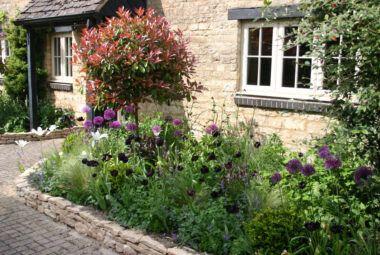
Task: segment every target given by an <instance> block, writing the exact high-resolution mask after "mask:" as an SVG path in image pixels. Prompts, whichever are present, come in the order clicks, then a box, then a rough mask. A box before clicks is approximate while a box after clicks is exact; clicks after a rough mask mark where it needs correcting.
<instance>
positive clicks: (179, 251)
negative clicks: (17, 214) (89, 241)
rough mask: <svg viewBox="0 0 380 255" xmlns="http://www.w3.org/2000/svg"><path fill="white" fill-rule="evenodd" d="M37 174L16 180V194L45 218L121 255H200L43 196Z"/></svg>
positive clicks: (22, 175)
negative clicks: (35, 183) (34, 182)
mask: <svg viewBox="0 0 380 255" xmlns="http://www.w3.org/2000/svg"><path fill="white" fill-rule="evenodd" d="M36 170H37V167H32V168H29V169H28V170H26V171H25V172H24V173H23V174H21V175H20V176H19V177H18V178H17V179H16V180H15V185H16V189H17V193H18V195H19V196H20V197H21V199H22V200H23V202H24V203H25V204H26V205H28V206H30V207H32V208H34V209H36V210H38V211H39V212H41V213H44V214H46V215H47V216H49V217H51V218H53V220H54V221H58V222H61V223H64V224H66V225H68V226H70V227H71V228H74V229H75V230H76V231H77V232H79V233H81V234H84V235H87V236H90V237H92V238H95V239H97V240H99V241H100V242H103V244H104V245H105V246H107V247H109V248H112V249H114V250H115V251H116V252H118V253H120V254H128V255H138V254H146V255H148V254H149V255H163V254H165V255H192V254H199V253H196V252H195V251H194V250H192V249H189V248H186V247H184V248H179V247H176V246H175V244H174V243H173V241H172V239H171V238H169V237H162V236H153V235H148V234H146V233H145V232H143V231H137V230H132V229H126V228H124V227H122V226H120V225H118V224H117V223H115V222H112V221H108V220H105V215H104V214H103V213H101V212H99V211H97V210H95V209H93V208H91V207H86V206H80V205H76V204H73V203H72V202H70V201H68V200H66V199H64V198H60V197H52V196H50V195H47V194H44V193H42V192H40V191H39V190H37V189H36V188H34V187H33V185H32V184H31V183H30V177H31V174H32V173H33V172H34V171H36ZM203 254H205V253H203Z"/></svg>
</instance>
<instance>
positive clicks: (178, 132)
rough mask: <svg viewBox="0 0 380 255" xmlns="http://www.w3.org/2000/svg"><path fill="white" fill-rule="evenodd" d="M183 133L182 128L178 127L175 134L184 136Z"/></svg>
mask: <svg viewBox="0 0 380 255" xmlns="http://www.w3.org/2000/svg"><path fill="white" fill-rule="evenodd" d="M182 135H183V132H182V130H178V129H176V130H174V136H182Z"/></svg>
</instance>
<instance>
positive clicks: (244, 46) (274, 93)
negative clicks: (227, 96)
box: [237, 21, 331, 101]
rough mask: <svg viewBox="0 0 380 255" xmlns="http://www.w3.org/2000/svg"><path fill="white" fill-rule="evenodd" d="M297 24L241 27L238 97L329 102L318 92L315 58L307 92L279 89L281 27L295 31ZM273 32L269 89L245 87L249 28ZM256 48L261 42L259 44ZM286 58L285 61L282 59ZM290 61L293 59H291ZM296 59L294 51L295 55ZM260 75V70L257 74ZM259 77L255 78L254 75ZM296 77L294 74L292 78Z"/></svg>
mask: <svg viewBox="0 0 380 255" xmlns="http://www.w3.org/2000/svg"><path fill="white" fill-rule="evenodd" d="M296 26H297V23H295V22H294V21H282V22H244V23H242V40H241V50H242V52H241V56H242V59H241V67H242V68H241V91H239V92H238V93H237V94H239V95H252V96H264V97H280V98H289V99H303V100H316V99H317V100H320V101H330V100H331V96H330V94H329V91H327V90H323V89H322V82H323V75H322V70H321V68H314V66H320V65H318V63H317V62H316V61H317V60H316V59H315V58H312V63H311V65H312V67H311V77H310V83H311V84H312V85H311V88H286V87H282V75H283V59H284V50H283V48H284V37H285V27H296ZM264 27H272V28H273V38H272V63H271V82H270V86H259V85H248V84H247V74H248V42H249V30H250V29H251V28H256V29H259V28H264ZM259 43H260V46H259V47H261V43H262V40H260V42H259ZM285 58H286V57H285ZM291 58H294V57H291ZM297 59H298V51H297ZM259 71H260V70H259ZM258 75H259V74H258ZM296 75H297V74H296ZM296 78H297V77H296Z"/></svg>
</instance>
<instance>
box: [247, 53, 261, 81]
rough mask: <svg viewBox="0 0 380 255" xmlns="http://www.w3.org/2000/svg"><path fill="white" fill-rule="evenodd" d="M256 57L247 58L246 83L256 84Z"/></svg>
mask: <svg viewBox="0 0 380 255" xmlns="http://www.w3.org/2000/svg"><path fill="white" fill-rule="evenodd" d="M258 69H259V67H258V58H248V69H247V84H248V85H257V73H258Z"/></svg>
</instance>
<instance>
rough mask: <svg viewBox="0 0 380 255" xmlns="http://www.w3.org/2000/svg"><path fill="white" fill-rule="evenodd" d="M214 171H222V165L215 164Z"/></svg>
mask: <svg viewBox="0 0 380 255" xmlns="http://www.w3.org/2000/svg"><path fill="white" fill-rule="evenodd" d="M214 171H215V172H216V173H218V172H220V171H222V167H221V166H216V167H214Z"/></svg>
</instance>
